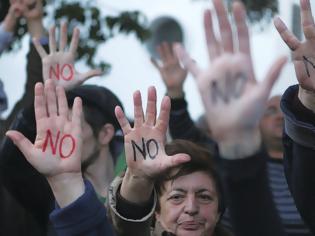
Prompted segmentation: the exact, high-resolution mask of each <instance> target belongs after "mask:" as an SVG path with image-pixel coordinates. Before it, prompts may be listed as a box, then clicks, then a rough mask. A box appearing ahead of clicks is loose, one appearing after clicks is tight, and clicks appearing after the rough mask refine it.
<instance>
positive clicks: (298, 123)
mask: <svg viewBox="0 0 315 236" xmlns="http://www.w3.org/2000/svg"><path fill="white" fill-rule="evenodd" d="M298 89H299V88H298V85H294V86H291V87H289V88H288V89H287V90H286V91H285V93H284V94H283V96H282V99H281V109H282V111H283V113H284V120H285V132H286V134H287V135H288V136H289V137H290V138H291V139H292V140H293V141H294V142H296V143H298V144H300V145H303V146H305V147H309V148H312V149H315V125H314V121H312V119H311V117H312V116H313V114H310V112H311V111H309V110H308V109H307V108H305V107H304V106H303V105H302V104H301V103H300V102H299V101H298V102H297V101H296V96H297V94H298Z"/></svg>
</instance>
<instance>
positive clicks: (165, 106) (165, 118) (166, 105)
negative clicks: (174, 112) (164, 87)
mask: <svg viewBox="0 0 315 236" xmlns="http://www.w3.org/2000/svg"><path fill="white" fill-rule="evenodd" d="M170 111H171V100H170V98H169V97H168V96H165V97H164V98H163V99H162V102H161V108H160V114H159V117H158V119H157V122H156V128H157V129H158V130H160V131H161V132H162V133H163V134H165V133H166V131H167V128H168V123H169V119H170Z"/></svg>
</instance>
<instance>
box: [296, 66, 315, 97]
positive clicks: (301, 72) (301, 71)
mask: <svg viewBox="0 0 315 236" xmlns="http://www.w3.org/2000/svg"><path fill="white" fill-rule="evenodd" d="M293 63H294V68H295V74H296V78H297V80H298V81H299V84H300V86H301V87H302V88H304V89H306V90H310V91H314V86H313V83H312V80H311V79H310V76H311V75H310V71H309V68H308V67H306V66H308V65H305V63H304V62H302V61H294V62H293Z"/></svg>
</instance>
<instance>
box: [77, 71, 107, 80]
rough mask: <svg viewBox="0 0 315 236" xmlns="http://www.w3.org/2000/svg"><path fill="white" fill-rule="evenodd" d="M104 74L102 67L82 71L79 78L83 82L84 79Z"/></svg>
mask: <svg viewBox="0 0 315 236" xmlns="http://www.w3.org/2000/svg"><path fill="white" fill-rule="evenodd" d="M102 74H103V71H102V70H101V69H95V70H89V71H88V72H86V73H82V74H81V75H80V78H79V80H80V81H81V82H82V83H83V82H84V81H86V80H88V79H90V78H92V77H95V76H101V75H102Z"/></svg>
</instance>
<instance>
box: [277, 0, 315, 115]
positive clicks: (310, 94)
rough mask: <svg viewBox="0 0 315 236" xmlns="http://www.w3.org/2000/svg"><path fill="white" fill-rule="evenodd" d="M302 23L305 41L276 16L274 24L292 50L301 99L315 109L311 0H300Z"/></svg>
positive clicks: (314, 41)
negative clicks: (300, 39) (299, 38)
mask: <svg viewBox="0 0 315 236" xmlns="http://www.w3.org/2000/svg"><path fill="white" fill-rule="evenodd" d="M300 4H301V23H302V28H303V31H304V36H305V41H304V42H301V41H299V40H298V39H297V38H296V37H295V36H294V34H293V33H292V32H291V31H290V30H289V29H288V28H287V26H286V25H285V24H284V22H283V21H282V20H281V19H280V18H279V17H276V18H275V19H274V25H275V27H276V29H277V30H278V32H279V34H280V36H281V38H282V39H283V41H284V42H285V43H286V45H287V46H288V47H289V48H290V49H291V51H292V60H293V64H294V68H295V73H296V77H297V80H298V81H299V85H300V89H299V99H300V100H301V102H302V103H303V104H304V105H305V106H306V107H307V108H309V109H310V110H312V111H315V24H314V18H313V15H312V10H311V5H310V1H309V0H300Z"/></svg>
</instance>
